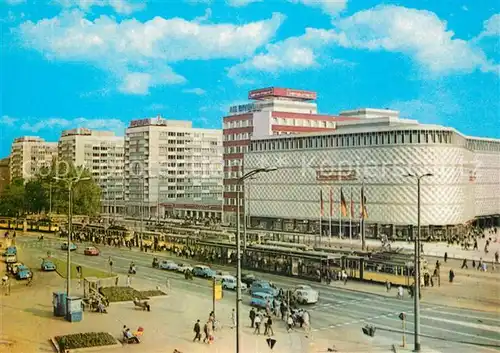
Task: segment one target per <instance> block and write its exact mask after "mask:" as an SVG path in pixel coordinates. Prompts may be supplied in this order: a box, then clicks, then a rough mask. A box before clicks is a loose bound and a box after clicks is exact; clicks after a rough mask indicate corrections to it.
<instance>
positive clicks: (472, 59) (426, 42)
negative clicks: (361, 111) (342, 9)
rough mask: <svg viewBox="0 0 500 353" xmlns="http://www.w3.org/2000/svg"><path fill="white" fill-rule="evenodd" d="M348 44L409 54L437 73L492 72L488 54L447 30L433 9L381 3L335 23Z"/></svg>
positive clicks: (354, 46) (445, 24)
mask: <svg viewBox="0 0 500 353" xmlns="http://www.w3.org/2000/svg"><path fill="white" fill-rule="evenodd" d="M335 25H336V28H337V30H338V31H339V35H340V37H339V44H340V45H341V46H344V47H349V48H358V49H368V50H386V51H391V52H400V53H404V54H407V55H409V56H411V57H413V59H414V60H415V61H417V62H418V63H420V64H421V65H422V66H424V67H425V68H427V69H428V70H430V71H431V72H434V73H445V72H452V71H461V72H471V71H474V70H476V69H478V68H479V69H481V70H483V71H491V70H492V66H491V64H490V63H489V62H488V60H487V58H486V56H485V54H484V53H483V52H482V51H481V50H480V49H479V48H477V47H475V46H474V45H472V44H471V43H470V42H467V41H465V40H462V39H458V38H455V33H454V32H453V31H451V30H448V29H447V23H446V22H445V21H442V20H440V19H439V18H438V17H437V15H436V14H435V13H433V12H430V11H426V10H415V9H409V8H405V7H400V6H377V7H375V8H373V9H370V10H365V11H360V12H357V13H355V14H354V15H352V16H351V17H348V18H344V19H341V20H338V21H336V22H335Z"/></svg>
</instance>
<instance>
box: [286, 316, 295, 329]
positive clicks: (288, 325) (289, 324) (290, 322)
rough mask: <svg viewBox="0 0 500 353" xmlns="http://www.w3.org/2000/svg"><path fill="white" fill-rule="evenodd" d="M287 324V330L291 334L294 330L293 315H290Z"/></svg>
mask: <svg viewBox="0 0 500 353" xmlns="http://www.w3.org/2000/svg"><path fill="white" fill-rule="evenodd" d="M286 324H287V328H286V332H288V333H290V331H292V328H293V318H292V315H290V314H289V315H288V318H287V319H286Z"/></svg>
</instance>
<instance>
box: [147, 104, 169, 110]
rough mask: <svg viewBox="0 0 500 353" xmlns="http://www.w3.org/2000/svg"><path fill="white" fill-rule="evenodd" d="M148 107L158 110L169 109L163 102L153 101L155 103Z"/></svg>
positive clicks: (148, 108)
mask: <svg viewBox="0 0 500 353" xmlns="http://www.w3.org/2000/svg"><path fill="white" fill-rule="evenodd" d="M146 109H147V110H154V111H158V110H165V109H167V106H166V105H165V104H162V103H153V104H150V105H149V106H148V107H146Z"/></svg>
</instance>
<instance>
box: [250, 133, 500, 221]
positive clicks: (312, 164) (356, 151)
mask: <svg viewBox="0 0 500 353" xmlns="http://www.w3.org/2000/svg"><path fill="white" fill-rule="evenodd" d="M420 132H421V131H420ZM420 132H418V133H420ZM401 133H402V134H405V133H407V132H401ZM425 133H427V132H425ZM446 133H447V134H449V136H448V138H443V140H442V141H441V139H440V141H441V142H440V143H428V140H427V139H424V138H422V141H426V143H406V144H405V143H394V144H389V145H388V144H382V143H380V144H375V143H373V144H371V143H370V144H368V143H366V144H363V143H360V144H356V143H352V144H349V146H346V145H345V144H343V147H339V146H338V143H336V144H335V143H333V142H332V143H331V146H330V147H328V143H326V142H325V143H324V144H320V143H319V142H318V139H325V137H326V138H340V137H341V136H352V135H339V134H336V136H335V137H332V136H325V135H318V136H309V137H302V138H303V139H309V140H310V142H309V143H306V141H304V144H303V145H302V144H301V145H298V144H296V145H295V147H296V148H294V146H293V145H292V143H291V142H292V140H293V139H297V138H299V137H285V138H280V137H279V138H276V139H275V140H272V139H266V140H256V141H253V142H252V151H251V152H250V153H248V154H247V155H246V156H245V171H248V170H252V169H255V168H260V167H263V166H272V167H277V168H278V170H277V171H274V172H271V173H262V174H259V175H258V177H257V178H256V179H254V180H250V181H247V187H246V188H245V190H246V199H247V205H248V206H247V207H248V208H249V209H250V210H251V211H250V213H251V216H252V217H264V218H277V219H298V220H301V219H302V220H318V219H319V216H320V190H321V191H322V195H323V200H324V216H323V217H324V218H323V219H327V218H329V214H330V204H329V199H330V189H331V190H332V192H333V199H334V202H333V216H332V218H333V219H334V220H338V219H339V216H340V209H339V207H340V188H341V187H342V190H343V194H344V197H345V199H346V202H347V209H348V213H349V208H350V207H349V204H350V197H351V190H352V194H353V204H354V210H355V211H354V214H355V216H354V219H356V220H357V219H359V215H360V190H361V185H362V183H363V179H364V185H365V196H366V199H367V204H366V206H367V210H368V219H367V221H368V222H370V223H372V222H373V223H382V224H394V225H415V224H416V223H417V185H416V181H415V180H414V179H413V178H405V177H404V175H405V174H407V173H415V174H425V173H432V174H433V175H434V176H432V177H428V178H425V179H423V181H422V187H421V203H422V204H421V206H422V208H421V224H422V225H456V224H463V223H465V222H467V221H469V220H471V219H473V218H474V217H476V216H482V215H494V214H500V192H499V191H500V151H499V148H498V147H500V144H499V142H498V141H492V142H488V141H485V144H483V145H481V144H480V143H478V144H476V143H475V141H477V142H483V140H479V139H478V140H474V139H467V138H465V137H463V136H461V135H459V134H457V133H455V132H451V131H448V132H446ZM375 134H376V133H375ZM410 134H411V131H410ZM372 135H373V133H372ZM287 140H288V142H290V143H287V142H286V141H287ZM311 141H312V142H311ZM357 141H359V140H357ZM365 141H366V139H365ZM370 141H371V140H370ZM418 141H419V142H420V138H419V140H418ZM435 141H437V138H436V140H435ZM273 142H274V145H273V144H272V143H273ZM374 142H375V140H374ZM398 142H400V141H398ZM263 143H264V144H267V147H269V148H267V149H266V148H265V146H262V145H261V146H259V144H263ZM300 146H302V148H300ZM343 220H344V221H348V220H349V216H347V217H343Z"/></svg>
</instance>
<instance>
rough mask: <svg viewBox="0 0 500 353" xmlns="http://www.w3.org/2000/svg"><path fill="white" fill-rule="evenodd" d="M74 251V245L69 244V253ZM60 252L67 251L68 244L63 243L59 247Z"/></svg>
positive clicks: (75, 247)
mask: <svg viewBox="0 0 500 353" xmlns="http://www.w3.org/2000/svg"><path fill="white" fill-rule="evenodd" d="M76 249H77V246H76V244H74V243H71V244H70V245H69V251H75V250H76ZM61 250H68V242H64V243H62V245H61Z"/></svg>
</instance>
